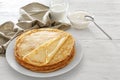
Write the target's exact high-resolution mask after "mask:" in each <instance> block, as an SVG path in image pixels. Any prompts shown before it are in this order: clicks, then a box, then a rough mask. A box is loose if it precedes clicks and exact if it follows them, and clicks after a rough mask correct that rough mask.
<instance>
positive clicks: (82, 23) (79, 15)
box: [68, 11, 91, 29]
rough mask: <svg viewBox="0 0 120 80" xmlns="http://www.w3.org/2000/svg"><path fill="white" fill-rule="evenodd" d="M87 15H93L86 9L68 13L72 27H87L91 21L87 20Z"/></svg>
mask: <svg viewBox="0 0 120 80" xmlns="http://www.w3.org/2000/svg"><path fill="white" fill-rule="evenodd" d="M85 16H91V15H90V14H89V13H88V12H85V11H76V12H73V13H71V14H69V15H68V19H69V20H70V22H71V24H72V27H73V28H76V29H84V28H87V27H88V25H89V24H90V22H91V21H89V20H87V19H86V17H85Z"/></svg>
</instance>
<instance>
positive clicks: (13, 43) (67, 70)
mask: <svg viewBox="0 0 120 80" xmlns="http://www.w3.org/2000/svg"><path fill="white" fill-rule="evenodd" d="M15 40H16V38H15V39H13V40H12V41H11V42H10V44H9V45H8V47H7V49H6V60H7V62H8V64H9V65H10V67H11V68H13V69H14V70H15V71H17V72H19V73H21V74H23V75H26V76H30V77H38V78H48V77H55V76H59V75H62V74H64V73H67V72H69V71H71V70H72V69H74V68H75V67H76V66H77V65H78V64H79V63H80V62H81V60H82V58H83V53H82V52H81V51H82V47H81V45H79V47H80V52H79V53H80V57H79V61H78V62H77V63H76V64H74V66H72V67H70V68H68V69H66V71H62V72H60V73H59V74H54V72H56V71H54V72H50V73H53V74H54V75H49V74H50V73H49V74H48V75H49V76H48V75H47V76H45V75H44V76H38V75H37V76H35V75H31V74H26V73H24V72H23V71H22V72H21V71H20V70H18V69H16V68H15V67H14V66H13V65H12V64H11V62H10V60H9V54H10V53H8V51H9V49H10V48H12V49H14V47H11V46H12V45H13V46H14V45H15ZM78 44H80V43H78ZM78 44H77V41H76V43H75V45H78ZM13 52H14V51H13ZM12 54H14V53H12ZM76 54H77V53H75V56H76ZM75 56H74V58H73V60H75ZM13 57H14V56H13ZM14 58H15V57H14ZM73 60H72V61H71V62H70V63H69V64H68V65H70V64H72V62H73ZM14 61H15V62H16V60H15V59H14ZM16 63H17V62H16ZM16 63H14V64H16ZM17 65H19V66H20V67H22V66H21V65H20V64H19V63H17ZM68 65H67V66H68ZM67 66H65V67H67ZM65 67H64V68H65ZM22 68H24V67H22ZM64 68H62V69H64ZM24 69H25V70H26V71H30V70H28V69H26V68H24ZM62 69H59V70H57V72H58V71H60V70H62ZM30 72H32V73H33V74H36V73H37V72H33V71H30ZM41 74H45V73H41Z"/></svg>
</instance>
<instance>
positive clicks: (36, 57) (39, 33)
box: [15, 28, 74, 66]
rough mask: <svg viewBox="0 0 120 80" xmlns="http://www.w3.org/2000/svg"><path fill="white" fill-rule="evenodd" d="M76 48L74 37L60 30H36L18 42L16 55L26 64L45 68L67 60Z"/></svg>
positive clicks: (21, 37)
mask: <svg viewBox="0 0 120 80" xmlns="http://www.w3.org/2000/svg"><path fill="white" fill-rule="evenodd" d="M73 46H74V39H73V37H72V36H71V35H70V34H69V33H67V32H64V31H61V30H58V29H49V28H43V29H34V30H30V31H27V32H25V33H23V34H22V35H20V36H19V37H18V38H17V40H16V45H15V54H16V55H17V56H19V58H21V59H22V60H23V61H25V62H26V63H29V64H32V65H36V66H43V65H52V64H55V63H58V62H60V61H62V60H64V59H66V58H67V57H68V56H69V55H70V53H71V51H72V49H73Z"/></svg>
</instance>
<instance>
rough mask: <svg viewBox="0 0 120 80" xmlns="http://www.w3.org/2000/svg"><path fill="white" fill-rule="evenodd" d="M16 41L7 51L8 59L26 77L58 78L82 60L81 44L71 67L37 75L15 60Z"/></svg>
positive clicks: (78, 45) (77, 44) (78, 44)
mask: <svg viewBox="0 0 120 80" xmlns="http://www.w3.org/2000/svg"><path fill="white" fill-rule="evenodd" d="M15 40H16V39H14V40H12V41H11V43H10V44H9V45H8V47H7V50H6V59H7V62H8V64H9V65H10V66H11V67H12V68H13V69H14V70H16V71H18V72H19V73H22V74H24V75H27V76H32V77H41V78H45V77H53V76H58V75H61V74H63V73H66V72H68V71H70V70H71V69H73V68H74V67H75V66H77V65H78V64H79V62H80V61H81V59H82V56H83V55H82V53H81V46H80V43H78V42H77V43H76V46H75V47H76V54H75V56H74V59H73V60H72V61H71V63H70V64H69V65H67V66H66V67H64V68H62V69H59V70H57V71H54V72H50V73H37V72H32V71H30V70H28V69H26V68H24V67H22V66H21V65H19V64H18V63H17V62H16V60H15V56H14V45H15Z"/></svg>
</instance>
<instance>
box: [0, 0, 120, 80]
mask: <svg viewBox="0 0 120 80" xmlns="http://www.w3.org/2000/svg"><path fill="white" fill-rule="evenodd" d="M33 1H36V2H41V3H43V4H46V5H48V0H46V1H45V0H11V1H10V0H0V24H2V23H4V22H5V21H8V20H10V21H14V22H17V20H18V17H19V8H20V7H21V6H24V5H26V4H28V3H30V2H33ZM69 2H70V9H69V10H70V12H73V11H74V10H85V11H88V12H90V13H92V14H93V15H94V16H95V20H96V22H97V23H98V24H99V26H100V27H101V28H102V29H103V30H104V31H105V32H106V33H107V34H108V35H109V36H110V37H111V38H112V40H110V39H109V38H108V37H107V36H106V35H105V34H104V33H103V32H102V31H101V30H99V29H98V28H97V27H96V26H95V25H94V24H90V26H89V27H88V28H87V29H84V30H75V33H74V34H76V35H74V36H77V35H79V37H77V38H76V39H77V40H79V42H80V43H81V45H82V53H83V54H84V57H83V60H82V62H81V63H80V64H79V65H78V66H77V67H75V68H74V69H73V70H71V71H70V72H68V73H66V74H63V75H61V76H57V77H52V78H45V79H40V78H32V77H28V76H24V75H22V74H20V73H18V72H16V71H15V70H13V69H12V68H11V67H10V66H9V65H8V63H7V61H6V58H5V57H3V56H0V80H8V79H9V80H120V22H119V21H120V0H69Z"/></svg>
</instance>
